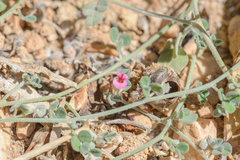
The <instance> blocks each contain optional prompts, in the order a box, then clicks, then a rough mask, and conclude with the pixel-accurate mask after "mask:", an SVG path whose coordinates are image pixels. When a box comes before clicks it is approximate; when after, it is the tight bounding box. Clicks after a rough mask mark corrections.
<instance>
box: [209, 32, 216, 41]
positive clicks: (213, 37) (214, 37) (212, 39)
mask: <svg viewBox="0 0 240 160" xmlns="http://www.w3.org/2000/svg"><path fill="white" fill-rule="evenodd" d="M210 39H211V41H212V42H214V41H216V36H215V35H214V34H212V35H211V36H210Z"/></svg>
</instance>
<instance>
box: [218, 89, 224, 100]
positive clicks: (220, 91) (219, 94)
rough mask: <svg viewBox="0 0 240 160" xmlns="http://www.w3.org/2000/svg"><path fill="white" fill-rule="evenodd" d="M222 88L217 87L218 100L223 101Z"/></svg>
mask: <svg viewBox="0 0 240 160" xmlns="http://www.w3.org/2000/svg"><path fill="white" fill-rule="evenodd" d="M223 92H224V91H223V88H220V89H218V97H219V100H220V101H223V99H224V97H223Z"/></svg>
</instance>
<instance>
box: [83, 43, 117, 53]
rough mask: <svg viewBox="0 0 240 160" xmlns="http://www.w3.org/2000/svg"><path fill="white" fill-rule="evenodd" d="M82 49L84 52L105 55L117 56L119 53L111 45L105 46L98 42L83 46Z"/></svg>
mask: <svg viewBox="0 0 240 160" xmlns="http://www.w3.org/2000/svg"><path fill="white" fill-rule="evenodd" d="M84 48H85V50H86V52H100V53H103V54H106V55H112V56H118V55H119V53H118V51H117V50H116V48H115V47H114V46H112V45H105V44H103V43H99V42H93V43H90V44H85V45H84Z"/></svg>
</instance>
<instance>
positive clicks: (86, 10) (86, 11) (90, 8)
mask: <svg viewBox="0 0 240 160" xmlns="http://www.w3.org/2000/svg"><path fill="white" fill-rule="evenodd" d="M95 7H96V2H94V1H90V2H88V3H87V4H86V5H85V6H84V7H83V9H82V13H83V15H84V16H89V15H93V13H94V10H95Z"/></svg>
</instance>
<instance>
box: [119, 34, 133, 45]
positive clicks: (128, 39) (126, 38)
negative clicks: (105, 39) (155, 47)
mask: <svg viewBox="0 0 240 160" xmlns="http://www.w3.org/2000/svg"><path fill="white" fill-rule="evenodd" d="M120 39H122V40H123V45H124V46H128V45H129V44H130V43H131V41H132V37H131V36H130V34H128V33H124V34H122V35H121V36H120V37H119V39H118V40H120Z"/></svg>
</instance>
